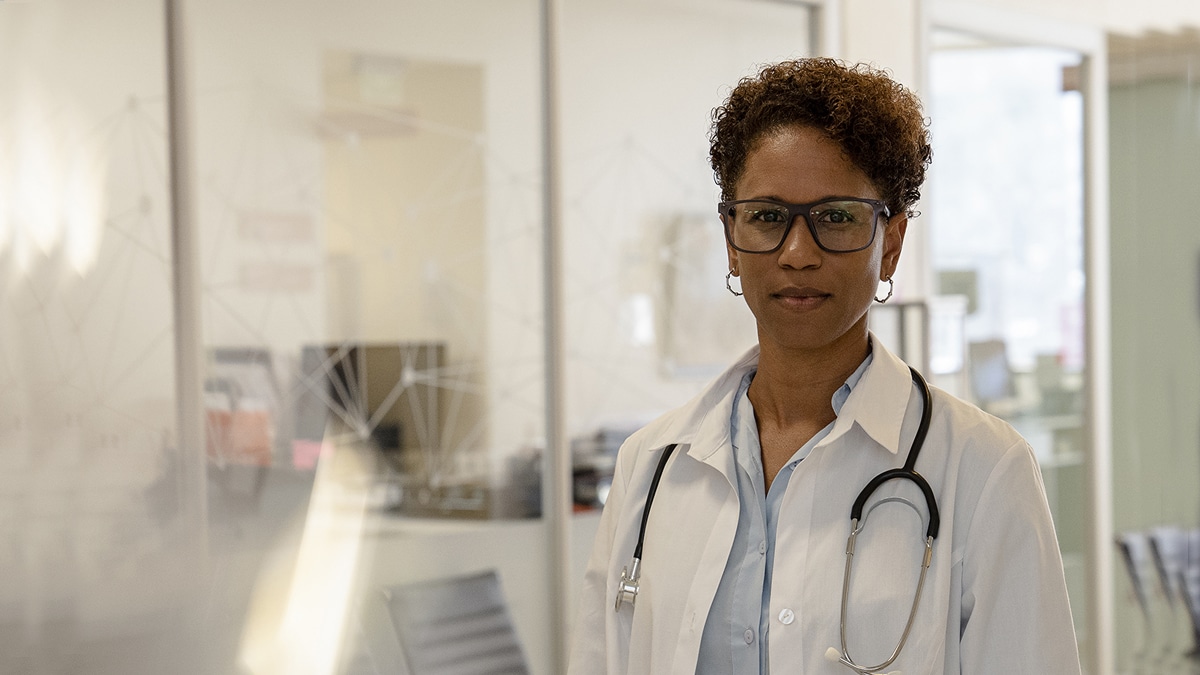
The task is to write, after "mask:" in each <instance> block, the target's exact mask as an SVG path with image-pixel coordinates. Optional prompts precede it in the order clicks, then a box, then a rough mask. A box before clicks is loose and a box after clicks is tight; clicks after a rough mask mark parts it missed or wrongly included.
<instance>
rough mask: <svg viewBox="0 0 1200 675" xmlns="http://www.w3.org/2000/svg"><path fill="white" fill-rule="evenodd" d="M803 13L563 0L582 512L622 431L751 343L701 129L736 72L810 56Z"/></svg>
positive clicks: (730, 5) (681, 398)
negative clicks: (729, 275)
mask: <svg viewBox="0 0 1200 675" xmlns="http://www.w3.org/2000/svg"><path fill="white" fill-rule="evenodd" d="M810 21H811V17H810V11H809V10H808V8H806V7H804V6H802V5H800V4H792V3H771V2H760V1H758V0H732V1H729V2H714V1H707V0H650V1H649V2H628V1H618V2H604V1H601V0H580V1H578V2H569V3H564V7H563V12H562V20H561V26H562V38H561V40H560V44H561V45H562V48H561V57H562V65H561V72H562V82H561V106H562V119H563V121H562V135H563V139H562V148H563V150H562V155H563V157H562V171H561V176H562V184H563V202H564V205H563V212H564V213H563V227H564V254H563V255H564V269H566V270H567V272H566V275H565V276H566V279H565V281H566V288H565V291H564V304H565V307H564V312H565V324H566V347H567V391H566V416H567V420H566V421H567V431H568V433H569V434H570V435H571V436H572V438H573V443H572V445H573V448H574V451H575V461H576V472H577V474H578V475H579V476H580V484H579V485H578V486H577V490H576V500H577V503H578V504H579V506H580V507H581V508H586V507H588V506H589V505H591V506H594V505H596V504H598V503H600V502H601V501H602V498H603V496H604V485H605V482H604V481H605V479H606V474H607V473H609V472H611V459H612V454H613V453H614V452H615V450H616V445H617V444H619V442H620V441H621V440H622V439H623V438H624V437H625V436H626V435H628V433H629V432H630V431H631V430H632V429H634V428H636V427H637V426H639V425H641V424H643V423H645V422H646V421H649V419H650V418H652V417H653V416H654V415H656V414H658V413H661V412H664V411H666V410H668V409H670V408H673V407H675V406H677V405H680V404H682V403H683V402H685V401H686V400H687V399H688V398H690V397H691V395H692V394H694V393H695V392H696V391H698V390H699V388H700V387H701V386H703V384H704V383H705V382H706V381H707V380H708V379H710V378H711V377H713V376H715V375H716V374H717V373H719V372H720V371H721V370H723V369H724V367H725V366H726V365H728V364H730V363H731V362H732V361H733V360H734V359H735V358H736V357H737V356H739V355H740V354H741V353H742V352H744V351H745V350H746V349H747V348H749V347H750V346H751V345H753V344H754V343H755V342H756V340H757V337H756V335H755V328H754V317H753V316H752V315H751V314H750V312H749V310H748V309H747V308H746V304H745V302H743V301H742V300H741V299H740V298H735V297H733V296H731V295H730V294H729V292H728V291H727V290H726V289H725V273H726V272H727V271H728V264H727V262H726V254H725V244H724V235H723V233H722V230H721V223H720V220H719V219H718V217H717V213H716V210H717V209H716V204H717V202H718V201H719V194H718V192H719V191H718V190H717V188H716V185H715V183H714V181H713V177H712V169H711V168H710V167H709V163H708V130H709V125H710V122H711V113H712V110H713V108H714V107H715V106H717V105H719V104H720V103H721V102H722V101H723V100H724V97H725V96H727V95H728V93H729V91H730V89H732V87H733V85H735V84H736V83H737V81H738V80H739V79H740V78H742V77H745V76H747V75H751V74H753V73H755V72H757V70H758V67H759V66H760V65H762V64H765V63H768V62H773V61H778V60H782V59H786V58H796V57H801V56H806V55H809V54H810V50H811V49H812V46H811V45H810V27H811V24H810ZM589 481H599V482H600V489H599V491H596V490H593V489H592V485H591V483H590V482H589Z"/></svg>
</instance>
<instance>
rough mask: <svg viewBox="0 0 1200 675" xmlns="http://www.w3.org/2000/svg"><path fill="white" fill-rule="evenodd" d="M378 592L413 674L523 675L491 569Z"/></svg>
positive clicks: (518, 649) (514, 637)
mask: <svg viewBox="0 0 1200 675" xmlns="http://www.w3.org/2000/svg"><path fill="white" fill-rule="evenodd" d="M383 593H384V599H385V600H386V603H387V608H388V613H389V615H390V616H391V619H392V623H393V625H394V627H395V629H396V635H397V637H398V638H399V641H400V646H401V649H403V650H404V655H405V660H406V661H407V663H408V668H409V670H410V671H411V672H412V675H528V673H529V669H528V666H527V665H526V662H525V654H524V652H523V651H522V650H521V644H520V642H519V641H518V640H517V634H516V631H515V630H514V629H513V624H512V619H511V618H510V616H509V613H508V605H507V603H506V602H505V600H504V593H503V591H502V590H501V588H500V579H499V577H497V576H496V573H495V572H494V571H488V572H483V573H481V574H475V575H471V576H463V577H454V578H448V579H439V580H435V581H426V582H419V583H413V584H406V585H403V586H392V587H389V588H386V589H384V592H383Z"/></svg>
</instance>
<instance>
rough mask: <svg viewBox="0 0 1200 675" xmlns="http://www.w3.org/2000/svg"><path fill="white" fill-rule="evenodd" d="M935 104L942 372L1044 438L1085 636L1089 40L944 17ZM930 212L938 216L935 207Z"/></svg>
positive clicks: (936, 368)
mask: <svg viewBox="0 0 1200 675" xmlns="http://www.w3.org/2000/svg"><path fill="white" fill-rule="evenodd" d="M934 44H935V50H934V52H933V56H932V60H931V70H930V78H929V82H930V91H929V95H928V97H927V98H928V106H929V111H930V117H931V120H932V123H931V124H932V133H933V137H934V139H935V148H936V152H935V161H934V163H933V166H932V169H931V174H930V184H929V189H928V194H929V200H928V204H929V205H928V218H929V227H930V241H931V253H932V261H933V268H934V269H933V274H934V275H935V287H936V288H937V289H938V292H939V293H940V295H941V296H942V297H941V298H938V299H937V300H936V301H935V303H934V305H933V307H934V308H935V310H936V314H937V316H938V321H937V323H936V324H935V331H934V333H933V334H932V336H931V337H932V340H933V344H932V348H933V358H932V359H931V369H932V372H933V378H931V379H932V380H933V381H934V382H935V383H936V384H938V385H939V386H942V387H943V388H945V389H948V390H950V391H951V392H954V393H956V394H958V395H959V396H962V397H964V398H967V399H969V400H971V401H972V402H974V403H976V404H977V405H979V406H980V407H981V408H983V409H984V410H986V411H988V412H990V413H992V414H995V415H997V416H999V417H1001V418H1003V419H1005V420H1007V421H1009V422H1010V423H1012V424H1013V426H1015V427H1016V428H1017V430H1018V431H1019V432H1021V434H1022V435H1023V436H1024V437H1025V438H1026V439H1027V440H1028V441H1029V443H1030V445H1032V446H1033V449H1034V452H1035V453H1036V454H1037V458H1038V461H1039V463H1040V465H1041V469H1042V477H1043V480H1044V482H1045V487H1046V494H1047V497H1048V499H1049V502H1050V510H1051V513H1052V514H1053V516H1054V522H1055V526H1056V529H1057V532H1058V543H1059V546H1060V548H1061V550H1062V553H1063V562H1064V566H1065V568H1066V575H1067V586H1068V591H1069V592H1070V597H1071V605H1072V610H1073V611H1074V615H1075V628H1076V633H1077V635H1078V636H1079V638H1080V640H1081V642H1082V641H1084V640H1086V635H1085V634H1084V631H1083V628H1084V626H1085V625H1086V622H1085V620H1084V619H1085V617H1086V612H1087V606H1086V605H1085V604H1084V600H1085V596H1086V593H1085V590H1086V587H1085V581H1086V578H1085V569H1084V553H1085V550H1086V549H1085V546H1086V532H1087V530H1086V527H1087V523H1086V519H1085V512H1084V510H1085V508H1086V506H1085V505H1086V504H1087V500H1086V493H1085V481H1086V473H1085V467H1084V455H1085V453H1086V452H1087V449H1086V447H1085V445H1084V416H1083V413H1084V409H1083V400H1084V399H1083V393H1084V382H1085V378H1086V371H1085V368H1084V363H1085V359H1084V283H1085V279H1084V272H1083V269H1084V267H1083V259H1084V248H1083V99H1082V95H1081V94H1080V92H1079V91H1078V81H1079V79H1078V72H1079V71H1078V67H1079V64H1080V62H1081V58H1080V56H1079V55H1078V54H1076V53H1073V52H1067V51H1062V50H1057V49H1050V48H1040V47H1023V46H1011V45H1005V44H997V43H994V42H989V41H987V40H985V39H981V38H978V37H975V36H970V35H962V34H955V33H950V32H946V31H939V32H938V33H936V35H935V40H934ZM922 220H924V219H922Z"/></svg>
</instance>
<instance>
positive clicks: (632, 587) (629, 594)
mask: <svg viewBox="0 0 1200 675" xmlns="http://www.w3.org/2000/svg"><path fill="white" fill-rule="evenodd" d="M641 567H642V561H641V559H639V558H634V559H633V564H632V565H630V566H629V567H625V568H622V569H621V581H620V583H618V584H617V604H616V606H615V607H614V608H613V609H614V610H616V611H618V612H619V611H621V605H624V604H625V603H627V602H628V603H629V606H630V607H633V606H634V605H636V604H637V594H638V588H640V587H641V583H640V582H639V577H641V575H642V571H641Z"/></svg>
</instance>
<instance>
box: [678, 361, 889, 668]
mask: <svg viewBox="0 0 1200 675" xmlns="http://www.w3.org/2000/svg"><path fill="white" fill-rule="evenodd" d="M871 359H872V356H871V354H867V358H866V359H864V360H863V362H862V363H861V364H860V365H859V366H858V369H857V370H855V371H854V373H853V374H851V375H850V377H849V378H847V379H846V383H845V384H843V385H842V386H841V387H838V390H837V391H835V392H834V393H833V401H832V404H833V413H834V415H838V414H840V413H841V411H842V405H843V404H845V403H846V399H847V398H849V397H850V391H851V390H852V389H853V388H854V385H856V384H858V381H859V379H861V378H862V375H863V373H864V372H865V371H866V370H867V366H869V365H870V364H871ZM755 372H756V371H751V372H749V373H747V374H746V376H745V377H744V378H742V382H741V385H740V386H739V388H738V392H737V395H736V396H734V403H733V412H732V413H731V414H730V419H729V425H730V434H731V439H732V442H733V453H734V458H735V459H736V460H737V467H738V471H737V474H738V477H737V491H738V504H739V508H740V511H739V515H738V525H737V532H736V533H735V534H734V537H733V547H732V548H731V549H730V551H729V560H728V561H727V562H726V563H725V573H724V574H723V575H722V576H721V584H720V586H718V587H717V594H716V596H715V597H714V598H713V604H712V607H711V608H710V609H709V612H708V619H707V620H706V621H705V623H704V635H703V636H702V637H701V640H700V659H699V661H698V662H697V665H696V675H729V674H730V673H737V674H738V675H750V674H752V673H759V674H760V675H762V674H765V673H768V672H770V666H769V664H768V658H767V638H768V636H767V628H768V626H770V617H768V616H767V613H768V612H769V611H770V609H771V602H770V600H771V574H772V568H773V562H774V555H775V531H776V527H777V524H778V522H779V517H780V514H779V508H780V504H781V503H782V502H783V495H784V493H785V492H787V486H788V481H790V480H791V477H792V472H793V471H795V469H796V466H797V465H798V464H799V463H800V461H801V460H803V459H804V458H805V457H807V456H808V453H809V452H811V451H812V449H813V448H814V447H816V445H817V443H820V442H821V440H822V439H823V438H825V437H826V436H827V435H829V431H830V430H831V429H832V428H833V423H832V422H831V423H830V424H829V425H828V426H826V427H825V428H824V429H822V430H820V431H818V432H817V433H816V435H814V436H813V437H812V438H810V439H809V440H808V442H807V443H805V444H804V445H803V446H802V447H801V448H800V449H799V450H797V451H796V453H795V454H794V455H792V457H791V459H789V460H788V462H787V464H785V465H784V466H783V468H781V469H780V470H779V473H778V474H777V475H776V476H775V480H774V481H772V482H771V489H770V491H769V492H768V491H767V490H766V489H765V488H764V485H765V483H766V481H765V478H764V476H763V466H762V448H761V446H760V444H759V440H758V423H757V422H756V420H755V417H754V407H753V406H752V405H751V404H750V397H749V396H748V394H747V392H748V391H749V389H750V382H751V380H753V379H754V374H755Z"/></svg>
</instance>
